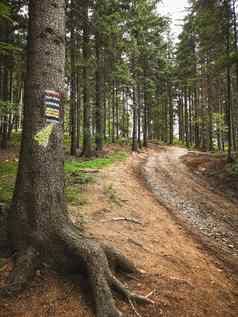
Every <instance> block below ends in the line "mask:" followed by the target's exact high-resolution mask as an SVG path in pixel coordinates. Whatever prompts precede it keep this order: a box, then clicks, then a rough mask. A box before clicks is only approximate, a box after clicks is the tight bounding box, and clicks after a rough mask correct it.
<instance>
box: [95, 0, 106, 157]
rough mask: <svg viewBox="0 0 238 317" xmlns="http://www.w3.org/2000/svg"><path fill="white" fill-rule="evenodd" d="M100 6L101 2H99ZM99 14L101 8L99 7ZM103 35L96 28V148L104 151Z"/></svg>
mask: <svg viewBox="0 0 238 317" xmlns="http://www.w3.org/2000/svg"><path fill="white" fill-rule="evenodd" d="M97 6H99V4H97ZM96 10H97V12H96V14H97V16H98V15H99V14H100V10H99V8H98V7H97V9H96ZM98 18H99V17H98ZM101 45H102V44H101V35H100V30H96V36H95V46H96V47H95V51H96V118H95V120H96V150H97V151H99V152H100V151H102V149H103V141H104V137H103V118H104V115H103V99H102V88H103V87H102V85H103V61H102V53H101Z"/></svg>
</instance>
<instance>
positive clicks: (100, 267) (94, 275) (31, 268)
mask: <svg viewBox="0 0 238 317" xmlns="http://www.w3.org/2000/svg"><path fill="white" fill-rule="evenodd" d="M56 232H57V234H56V236H57V237H58V238H59V241H60V245H62V246H63V248H62V251H63V252H64V253H65V254H62V258H63V257H65V256H66V255H67V259H68V260H69V262H71V263H72V264H73V265H72V267H75V264H76V266H77V267H78V269H79V271H81V270H83V272H84V273H87V275H88V278H89V282H90V285H91V289H92V293H93V296H94V300H95V309H96V316H97V317H121V316H122V313H121V312H120V311H119V310H118V309H117V307H116V305H115V301H114V298H113V295H112V290H115V291H117V292H118V293H120V294H121V295H123V298H124V299H125V300H127V301H128V302H129V303H130V305H131V307H132V308H133V309H134V310H135V307H134V302H139V303H149V304H152V303H153V302H152V301H151V300H150V299H148V298H147V297H144V296H141V295H138V294H135V293H133V292H131V291H130V290H129V289H128V288H127V287H126V286H125V285H124V284H123V283H122V282H120V281H119V280H118V279H117V278H116V277H115V276H114V274H113V271H112V270H114V269H120V270H121V271H122V272H124V273H133V274H134V273H140V271H139V270H138V269H136V267H135V265H134V264H133V263H132V262H131V261H129V260H128V259H127V258H126V257H125V256H124V255H122V254H121V253H120V252H119V251H117V250H115V249H114V248H113V247H108V246H106V245H104V244H100V243H99V242H98V241H96V240H95V239H93V238H91V237H86V236H84V235H83V234H82V233H81V232H80V231H79V230H78V229H77V228H75V227H74V226H72V225H71V224H70V225H64V226H63V227H61V228H60V229H58V230H56ZM34 240H37V239H36V238H35V239H34ZM32 241H33V240H32ZM39 241H40V242H39ZM37 243H38V244H39V245H38V244H37ZM37 243H35V244H36V245H37V246H38V247H39V248H42V247H45V249H46V250H47V246H48V245H45V246H44V241H41V240H39V239H38V240H37ZM53 247H54V244H53ZM58 251H59V250H58ZM62 251H61V252H62ZM61 252H60V254H58V257H56V258H55V259H56V262H58V261H59V260H60V256H59V255H61ZM39 259H40V257H39V256H38V253H37V252H36V251H35V249H33V248H32V247H29V248H28V249H27V250H26V251H25V252H24V253H23V254H21V255H20V256H18V257H17V258H16V262H15V268H14V270H13V272H12V273H11V274H10V276H9V279H8V284H7V286H6V287H5V288H2V289H0V296H11V295H15V294H17V293H18V292H20V291H21V290H23V289H24V288H25V287H26V285H27V283H28V282H29V281H30V279H31V278H32V276H33V275H34V273H35V270H36V268H37V265H38V264H39Z"/></svg>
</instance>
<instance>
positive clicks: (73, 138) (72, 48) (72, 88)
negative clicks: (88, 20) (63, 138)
mask: <svg viewBox="0 0 238 317" xmlns="http://www.w3.org/2000/svg"><path fill="white" fill-rule="evenodd" d="M74 9H75V0H71V15H70V17H71V21H70V23H71V38H70V54H71V80H70V115H71V120H70V121H71V126H70V134H71V146H70V154H71V155H76V148H77V120H76V115H77V112H76V111H77V103H76V83H77V81H76V69H75V64H76V58H75V50H76V36H75V12H74Z"/></svg>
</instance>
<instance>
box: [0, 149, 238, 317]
mask: <svg viewBox="0 0 238 317" xmlns="http://www.w3.org/2000/svg"><path fill="white" fill-rule="evenodd" d="M163 151H164V150H160V149H159V148H156V149H150V150H148V151H146V152H144V153H140V154H132V155H130V157H129V159H128V160H127V161H123V162H119V163H118V162H117V163H115V164H114V165H113V166H111V167H108V168H105V169H103V170H101V171H100V172H99V173H96V175H95V182H94V183H92V184H89V185H87V188H86V189H85V191H84V193H83V196H82V201H83V202H84V204H83V205H81V206H74V207H71V208H70V215H71V217H72V220H73V221H74V222H75V223H81V224H82V223H83V225H84V226H85V228H86V229H88V230H89V231H90V232H92V233H93V234H94V235H95V236H96V237H98V238H99V239H102V240H106V241H108V242H109V243H111V244H113V245H114V246H116V247H118V248H119V249H120V250H121V251H123V252H124V253H125V254H126V255H128V256H129V257H130V258H131V259H133V260H134V261H135V263H136V264H137V266H138V267H140V268H141V269H143V270H144V271H145V272H146V273H145V274H144V278H141V279H139V280H138V279H130V280H125V279H124V282H125V283H127V284H128V286H129V287H130V288H132V289H135V290H137V292H139V293H142V294H149V293H151V299H153V300H154V301H155V305H151V306H140V305H136V306H135V307H136V310H137V312H138V313H139V314H140V315H141V316H143V317H158V316H171V317H172V316H178V317H183V316H184V317H185V316H188V317H190V316H201V317H202V316H203V317H205V316H206V317H207V316H209V317H212V316H220V317H230V316H231V317H232V316H234V317H235V316H237V315H238V289H237V284H236V283H235V281H234V279H233V278H232V276H231V275H228V274H227V273H225V271H224V270H223V268H222V267H221V266H220V265H219V263H218V262H217V261H216V259H215V258H214V257H213V256H210V255H209V254H208V253H207V251H206V250H204V248H203V246H202V244H200V243H199V242H197V241H195V240H194V238H193V236H192V235H191V234H190V232H189V231H187V229H185V228H184V226H183V225H182V223H181V222H180V223H178V222H177V220H176V218H175V217H174V215H173V214H172V213H171V211H170V210H168V209H167V208H165V207H163V206H162V205H161V204H160V203H159V202H158V201H157V200H156V198H155V197H154V195H153V194H152V193H151V192H150V191H149V190H148V189H147V188H146V186H145V182H144V179H143V177H142V176H141V175H140V173H139V171H140V170H141V166H143V165H144V164H145V162H146V161H147V160H148V158H149V157H153V156H154V155H155V156H157V155H158V156H159V155H161V153H162V152H163ZM216 262H217V263H216ZM10 269H11V265H10V261H7V262H6V265H5V267H3V269H2V270H1V272H0V281H1V284H3V282H4V279H5V277H6V276H7V273H8V271H9V270H10ZM118 305H119V306H120V309H121V310H122V311H123V312H124V315H125V316H128V317H129V316H130V317H132V316H136V313H135V311H134V310H133V309H132V307H131V306H130V305H128V304H126V303H123V302H121V301H118ZM0 316H1V317H33V316H34V317H46V316H51V317H53V316H57V317H65V316H67V317H76V316H77V317H80V316H84V317H90V316H94V315H93V303H92V301H91V296H90V290H89V289H88V287H87V280H86V279H85V278H84V277H82V276H68V277H62V276H58V275H56V274H54V273H52V272H49V271H48V269H47V268H45V269H42V270H41V271H38V273H37V276H36V277H35V279H34V281H33V282H32V284H31V286H30V287H29V288H28V289H27V290H26V291H25V292H24V293H22V294H21V295H19V296H18V297H17V298H15V299H11V300H0ZM138 316H139V315H138Z"/></svg>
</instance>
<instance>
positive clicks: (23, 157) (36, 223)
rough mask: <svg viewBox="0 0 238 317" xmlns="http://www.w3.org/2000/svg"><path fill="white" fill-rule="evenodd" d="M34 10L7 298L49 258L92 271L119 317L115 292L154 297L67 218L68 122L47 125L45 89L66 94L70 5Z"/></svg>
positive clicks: (101, 295)
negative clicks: (125, 280) (127, 281)
mask: <svg viewBox="0 0 238 317" xmlns="http://www.w3.org/2000/svg"><path fill="white" fill-rule="evenodd" d="M29 12H30V23H29V46H28V66H27V67H28V68H27V79H26V85H25V106H24V107H25V108H24V111H25V116H24V126H23V137H22V144H21V153H20V160H19V169H18V175H17V181H16V187H15V192H14V197H13V202H12V204H11V207H10V211H9V217H8V229H9V232H8V233H9V241H10V242H11V247H12V249H13V250H14V254H15V268H14V270H13V271H12V273H11V274H10V275H9V278H8V284H7V285H6V287H4V288H2V289H0V296H9V295H14V294H16V293H18V292H19V291H21V290H22V289H24V287H26V285H27V283H28V282H29V281H30V280H31V279H32V277H33V275H34V273H35V270H36V268H37V267H38V265H40V263H41V262H43V261H44V262H46V263H48V264H49V265H52V267H54V268H56V269H60V270H61V271H62V270H63V271H69V270H70V271H81V272H83V273H84V274H87V276H88V277H89V281H90V285H91V289H92V294H93V296H94V298H95V306H96V315H97V317H118V316H121V313H120V311H119V310H118V309H117V308H116V306H115V303H114V300H113V297H112V292H111V289H115V290H117V291H118V292H120V293H121V294H123V295H124V297H125V298H127V299H128V301H132V300H138V301H142V302H150V300H148V299H147V298H145V297H142V296H137V295H135V294H133V293H131V292H129V290H128V289H127V288H126V287H124V286H123V285H122V283H121V282H120V281H119V280H118V279H117V278H116V277H115V276H114V275H113V273H112V270H114V269H116V268H118V269H120V270H122V271H124V272H125V271H126V272H131V273H135V272H137V270H136V268H135V266H134V265H133V264H132V263H131V262H130V261H129V260H127V259H126V258H125V257H124V256H123V255H121V254H120V253H119V252H118V251H116V250H114V249H113V248H111V247H107V246H104V245H102V244H100V243H98V242H97V241H96V240H95V239H94V238H92V237H91V236H87V234H86V233H84V232H83V231H82V230H81V229H80V228H78V227H75V226H74V225H73V224H72V223H71V221H70V219H69V218H68V215H67V212H66V208H65V201H64V171H63V162H64V157H63V153H64V152H63V125H62V123H60V124H54V125H52V126H50V125H49V124H48V123H47V122H46V117H45V108H44V107H45V106H44V103H43V100H42V97H43V96H44V92H45V90H46V89H50V90H55V91H59V92H62V91H63V89H64V61H65V43H64V41H65V21H64V20H65V2H64V0H58V1H49V0H42V1H33V0H32V1H30V7H29ZM49 127H51V128H50V129H49ZM46 128H47V129H46ZM49 131H50V133H49ZM2 219H6V218H4V217H3V218H2ZM4 221H5V220H3V222H4Z"/></svg>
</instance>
